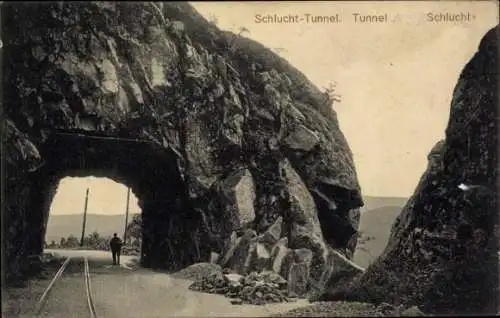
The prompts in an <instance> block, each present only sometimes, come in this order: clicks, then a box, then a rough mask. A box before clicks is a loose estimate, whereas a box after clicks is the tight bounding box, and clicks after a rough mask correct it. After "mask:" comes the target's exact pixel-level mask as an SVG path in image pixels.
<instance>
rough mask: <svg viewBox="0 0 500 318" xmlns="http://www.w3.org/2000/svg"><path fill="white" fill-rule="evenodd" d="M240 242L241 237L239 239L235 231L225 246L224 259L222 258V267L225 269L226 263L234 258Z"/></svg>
mask: <svg viewBox="0 0 500 318" xmlns="http://www.w3.org/2000/svg"><path fill="white" fill-rule="evenodd" d="M240 241H241V237H237V236H236V232H234V231H233V232H232V233H231V236H230V237H229V238H228V240H227V241H226V244H225V246H224V249H223V254H222V255H223V257H222V258H220V265H221V266H222V267H225V266H226V263H227V262H228V261H229V259H230V258H231V257H232V256H233V254H234V251H235V249H236V247H237V246H238V244H239V243H240Z"/></svg>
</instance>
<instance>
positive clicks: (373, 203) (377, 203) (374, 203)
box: [361, 196, 408, 212]
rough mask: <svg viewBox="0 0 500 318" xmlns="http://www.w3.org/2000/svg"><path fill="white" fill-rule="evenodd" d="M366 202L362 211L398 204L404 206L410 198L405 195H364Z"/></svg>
mask: <svg viewBox="0 0 500 318" xmlns="http://www.w3.org/2000/svg"><path fill="white" fill-rule="evenodd" d="M363 201H364V203H365V205H364V207H362V208H361V212H365V211H372V210H376V209H378V208H381V207H389V206H398V207H403V206H404V205H405V204H406V201H408V198H403V197H377V196H363Z"/></svg>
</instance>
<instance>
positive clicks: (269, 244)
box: [259, 216, 283, 250]
mask: <svg viewBox="0 0 500 318" xmlns="http://www.w3.org/2000/svg"><path fill="white" fill-rule="evenodd" d="M282 230H283V217H282V216H280V217H278V218H277V219H276V221H275V222H274V223H273V224H272V225H271V226H270V227H269V228H268V229H267V231H265V232H264V233H263V234H262V235H261V238H260V239H259V242H260V243H262V244H264V246H265V247H266V248H267V249H269V250H271V249H272V248H273V246H274V245H275V244H276V243H277V242H278V240H279V239H280V238H281V233H282Z"/></svg>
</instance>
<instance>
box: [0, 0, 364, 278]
mask: <svg viewBox="0 0 500 318" xmlns="http://www.w3.org/2000/svg"><path fill="white" fill-rule="evenodd" d="M1 9H2V40H3V48H2V53H3V69H2V70H3V72H2V75H3V76H2V78H3V98H2V99H1V100H2V101H3V108H4V113H5V118H3V130H2V141H3V146H4V150H5V154H6V156H5V172H6V173H5V183H4V189H5V210H4V213H5V217H4V218H3V220H4V221H5V222H4V223H3V224H4V226H5V233H6V236H5V237H6V241H5V243H6V246H5V259H6V260H7V271H8V273H10V274H15V273H21V272H22V267H23V264H25V263H26V259H27V257H28V255H30V254H38V253H40V252H41V250H42V246H43V244H42V242H43V237H44V231H45V225H46V222H47V218H48V211H49V206H50V203H51V200H52V198H53V196H54V193H55V191H56V189H57V185H58V182H59V180H60V178H62V177H65V176H88V175H95V176H104V177H110V178H113V179H115V180H117V181H119V182H122V183H124V184H126V185H128V186H130V187H131V188H132V190H133V192H134V193H135V195H136V196H137V197H138V199H139V202H140V206H141V208H142V211H143V232H144V233H143V247H142V262H143V265H144V266H151V267H163V268H170V269H175V268H179V267H180V266H184V265H187V264H190V263H193V262H197V261H208V260H209V258H210V255H211V253H213V252H214V253H219V254H223V252H227V251H225V250H224V249H225V247H227V246H232V245H234V244H232V243H231V242H233V243H234V241H236V240H239V241H240V242H241V241H243V242H246V243H245V244H248V246H247V247H248V248H247V249H246V250H245V249H244V248H243V251H242V252H241V254H242V256H241V258H244V259H243V260H242V259H241V258H240V259H239V260H237V261H235V265H234V266H235V267H242V266H245V262H246V259H247V258H249V257H253V258H256V260H255V262H256V264H261V265H255V266H267V265H265V264H264V265H263V263H262V262H263V260H262V259H264V260H265V259H266V258H267V257H271V254H272V253H273V251H274V252H275V253H278V254H279V251H278V249H280V248H283V249H284V248H286V249H290V250H292V252H293V251H298V250H301V251H304V250H306V251H309V253H312V258H311V259H310V260H309V262H308V263H307V266H306V265H297V266H302V267H301V268H302V269H301V270H297V271H298V272H299V273H296V274H297V275H299V276H300V275H302V276H304V275H305V277H306V278H307V279H312V278H316V282H318V281H320V282H321V281H326V280H328V279H327V276H328V275H329V274H331V272H332V268H334V267H335V266H333V265H332V264H331V263H332V262H333V260H335V259H340V258H341V256H342V255H340V254H337V252H339V251H340V253H342V254H344V255H347V257H350V255H351V254H352V252H353V250H354V248H355V245H356V239H355V238H356V235H354V234H355V233H356V230H357V224H358V219H359V211H358V208H359V207H360V206H362V204H363V202H362V199H361V194H360V188H359V185H358V181H357V177H356V172H355V169H354V165H353V160H352V155H351V151H350V150H349V147H348V145H347V143H346V140H345V138H344V136H343V134H342V132H341V131H340V129H339V124H338V122H337V118H336V115H335V113H334V111H333V110H332V109H331V100H330V99H328V98H327V95H325V94H323V93H321V92H320V91H319V90H318V89H317V88H316V87H314V86H313V85H312V84H311V83H310V82H309V81H308V80H307V79H306V78H305V77H304V75H302V74H301V73H300V72H298V71H297V70H296V69H294V68H293V67H292V66H290V65H289V64H288V63H287V62H286V61H284V60H283V59H281V58H280V57H278V56H277V55H275V54H274V53H272V52H271V51H270V50H268V49H266V48H265V47H263V46H262V45H260V44H258V43H256V42H254V41H251V40H249V39H246V38H243V37H240V36H236V35H234V34H232V33H229V32H222V31H220V30H218V29H217V28H216V27H215V26H213V25H211V24H210V23H208V22H207V21H206V20H204V19H203V18H202V17H201V16H200V15H199V14H198V13H197V12H196V11H195V10H193V8H192V7H190V6H189V5H188V4H187V3H148V2H145V3H125V2H123V3H114V2H113V3H112V2H88V3H83V2H79V3H76V2H69V3H67V2H53V3H47V4H45V3H44V4H41V3H36V4H35V3H30V4H22V3H21V4H15V5H13V4H10V3H3V4H2V6H1ZM75 208H76V209H80V207H75ZM276 222H282V224H280V225H276V226H274V227H272V226H273V225H275V224H276ZM278 226H279V231H277V230H276V227H278ZM270 228H271V229H270ZM242 233H247V234H246V235H247V236H249V235H250V236H251V237H246V236H245V237H243V238H242V237H241V234H242ZM249 233H250V234H249ZM252 233H253V234H252ZM252 235H253V236H252ZM273 235H276V237H274V236H273ZM253 237H258V240H259V242H257V241H256V239H253ZM261 238H262V239H261ZM245 240H246V241H245ZM250 241H251V242H250ZM240 245H241V244H240ZM250 245H251V250H250V249H249V248H250ZM235 249H236V247H234V246H233V250H235ZM240 249H242V247H241V246H240ZM333 249H335V250H336V251H337V252H335V251H334V250H333ZM293 253H299V252H293ZM305 253H306V252H305ZM225 254H227V253H225ZM282 254H283V251H282V253H281V254H280V255H281V256H282ZM299 254H300V253H299ZM212 255H213V254H212ZM249 255H253V256H249ZM233 256H234V255H229V256H227V257H229V258H230V257H233ZM273 257H274V255H273ZM274 258H275V257H274ZM221 260H222V259H221ZM259 260H260V261H259ZM259 262H260V263H259ZM337 263H338V262H337ZM270 266H272V265H270ZM274 266H275V267H276V266H277V265H276V263H275V264H274ZM337 267H338V266H337ZM309 269H311V270H310V273H309V272H308V271H309ZM316 269H317V270H316ZM302 276H301V277H302ZM302 278H303V277H302ZM320 285H321V283H320Z"/></svg>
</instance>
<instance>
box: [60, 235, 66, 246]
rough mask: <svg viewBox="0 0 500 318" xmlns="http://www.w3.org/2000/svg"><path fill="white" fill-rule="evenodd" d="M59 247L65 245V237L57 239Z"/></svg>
mask: <svg viewBox="0 0 500 318" xmlns="http://www.w3.org/2000/svg"><path fill="white" fill-rule="evenodd" d="M59 247H66V239H65V238H64V237H61V241H59Z"/></svg>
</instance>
